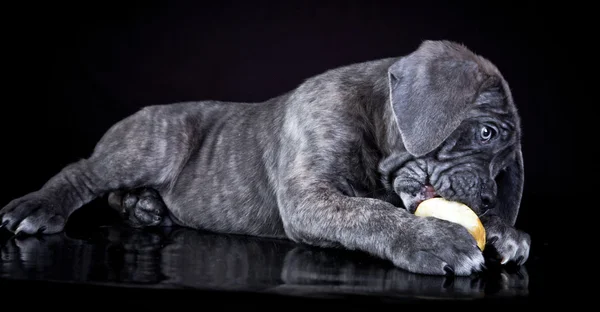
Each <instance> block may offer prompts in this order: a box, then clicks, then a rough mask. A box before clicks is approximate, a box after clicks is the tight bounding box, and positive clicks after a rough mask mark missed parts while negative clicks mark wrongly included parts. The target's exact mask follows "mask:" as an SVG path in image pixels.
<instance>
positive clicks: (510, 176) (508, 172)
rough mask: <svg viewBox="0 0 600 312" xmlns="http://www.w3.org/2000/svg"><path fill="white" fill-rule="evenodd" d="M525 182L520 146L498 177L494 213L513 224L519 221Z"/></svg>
mask: <svg viewBox="0 0 600 312" xmlns="http://www.w3.org/2000/svg"><path fill="white" fill-rule="evenodd" d="M524 182H525V177H524V166H523V153H522V152H521V147H520V146H519V147H518V148H517V150H516V151H515V154H514V157H513V159H512V160H511V161H510V163H509V165H508V166H507V167H506V168H505V169H503V170H502V171H500V173H499V174H498V176H497V177H496V185H497V186H498V205H497V206H496V207H495V209H494V210H495V211H494V213H495V214H496V215H497V216H499V217H500V218H502V220H504V221H505V222H506V223H507V224H510V225H512V226H514V225H515V223H516V221H517V216H518V214H519V209H520V207H521V199H522V197H523V185H524Z"/></svg>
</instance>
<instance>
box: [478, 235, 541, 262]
mask: <svg viewBox="0 0 600 312" xmlns="http://www.w3.org/2000/svg"><path fill="white" fill-rule="evenodd" d="M487 235H488V239H487V244H488V246H492V247H493V249H494V251H495V253H496V255H495V257H497V258H498V259H499V260H500V263H501V264H507V263H509V262H512V263H515V264H517V265H523V264H524V263H525V262H526V261H527V259H528V258H529V249H530V247H531V237H530V236H529V234H527V233H525V232H523V231H520V230H517V229H515V228H513V227H510V226H501V227H495V228H493V229H491V230H490V231H488V234H487Z"/></svg>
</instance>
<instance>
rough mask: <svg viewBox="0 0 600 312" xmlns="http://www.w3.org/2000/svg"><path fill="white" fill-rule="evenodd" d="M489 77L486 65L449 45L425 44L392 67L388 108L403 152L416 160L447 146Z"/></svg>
mask: <svg viewBox="0 0 600 312" xmlns="http://www.w3.org/2000/svg"><path fill="white" fill-rule="evenodd" d="M494 71H495V70H494V68H493V65H491V64H490V63H489V62H488V61H486V60H485V59H483V58H481V57H479V56H477V55H475V54H474V53H472V52H471V51H469V50H467V49H466V48H465V47H464V46H462V45H459V44H456V43H452V42H449V41H425V42H423V43H422V44H421V45H420V46H419V48H418V49H417V50H416V51H414V52H413V53H411V54H409V55H407V56H405V57H402V58H400V59H399V60H398V61H397V62H396V63H394V64H393V65H392V66H391V67H390V68H389V70H388V78H389V88H390V102H391V105H392V110H393V113H394V117H395V119H396V122H397V124H398V128H399V130H400V135H401V137H402V141H403V143H404V146H405V148H406V150H407V151H408V152H409V153H410V154H412V155H414V156H417V157H418V156H422V155H425V154H427V153H429V152H431V151H433V150H434V149H435V148H437V147H438V146H439V145H440V144H441V143H442V142H443V141H444V140H446V139H447V138H448V137H449V136H450V134H451V133H452V132H453V131H454V130H455V129H456V128H457V127H458V126H459V124H460V123H461V122H462V121H463V119H464V118H465V117H466V115H467V113H468V112H469V110H470V109H471V108H472V107H473V106H474V105H475V99H476V98H477V96H478V94H479V93H480V92H481V90H482V89H484V88H485V87H486V85H487V83H486V81H488V78H490V77H491V76H494V74H495V73H494ZM496 81H497V79H496Z"/></svg>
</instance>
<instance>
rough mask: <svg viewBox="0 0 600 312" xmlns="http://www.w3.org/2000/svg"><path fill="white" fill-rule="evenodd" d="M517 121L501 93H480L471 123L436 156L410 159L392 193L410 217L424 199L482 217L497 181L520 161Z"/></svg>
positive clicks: (494, 201)
mask: <svg viewBox="0 0 600 312" xmlns="http://www.w3.org/2000/svg"><path fill="white" fill-rule="evenodd" d="M518 131H519V129H518V125H517V119H516V116H515V113H514V111H512V110H511V109H510V107H509V106H508V103H507V101H506V99H505V97H504V95H503V93H502V92H500V90H492V91H490V92H485V93H482V94H481V95H480V96H479V98H478V99H477V105H476V106H475V108H474V109H473V110H472V111H471V112H469V114H468V116H467V118H466V119H465V120H464V121H463V122H462V123H461V124H460V126H459V127H458V128H457V129H456V130H455V131H454V132H452V134H451V135H450V137H449V138H448V139H447V140H445V141H444V142H443V143H442V144H441V145H440V146H439V147H438V148H436V149H435V150H434V151H432V152H430V153H428V154H426V155H425V156H423V157H419V158H415V159H412V160H409V161H408V162H407V163H406V164H405V166H403V168H402V169H400V170H399V171H398V172H397V173H396V178H395V180H394V191H395V192H396V193H397V194H398V195H399V196H400V198H401V199H402V201H403V204H404V206H405V207H406V208H407V209H408V210H409V211H410V212H411V213H414V211H415V210H416V208H417V205H418V204H419V203H421V202H422V201H423V200H425V199H428V198H432V197H443V198H446V199H448V200H454V201H459V202H462V203H464V204H466V205H468V206H469V207H471V208H472V209H473V210H474V211H475V212H476V213H477V214H478V215H482V214H483V213H485V212H486V211H487V210H488V209H491V208H493V207H494V206H495V205H496V204H497V203H498V201H499V200H502V199H501V198H498V186H497V183H496V182H497V181H496V179H497V178H498V177H499V173H501V171H502V169H504V168H506V167H507V166H508V164H509V163H510V162H511V161H513V160H514V157H516V154H515V152H516V150H517V145H518V144H519V133H518Z"/></svg>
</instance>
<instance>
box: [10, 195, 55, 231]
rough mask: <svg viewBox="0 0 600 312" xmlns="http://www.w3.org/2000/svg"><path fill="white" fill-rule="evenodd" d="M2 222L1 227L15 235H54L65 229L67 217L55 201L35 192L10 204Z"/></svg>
mask: <svg viewBox="0 0 600 312" xmlns="http://www.w3.org/2000/svg"><path fill="white" fill-rule="evenodd" d="M0 220H1V221H2V223H0V224H1V226H0V227H5V228H6V229H8V230H9V231H11V232H13V233H15V234H20V233H23V234H38V233H43V234H52V233H58V232H60V231H62V230H63V229H64V227H65V222H66V217H65V215H64V213H62V212H61V209H60V205H59V204H58V203H57V201H56V200H55V199H52V198H51V197H48V196H44V195H43V194H42V193H40V192H35V193H30V194H28V195H25V196H23V197H21V198H17V199H14V200H13V201H11V202H10V203H8V205H6V206H5V207H4V208H2V210H0Z"/></svg>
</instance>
